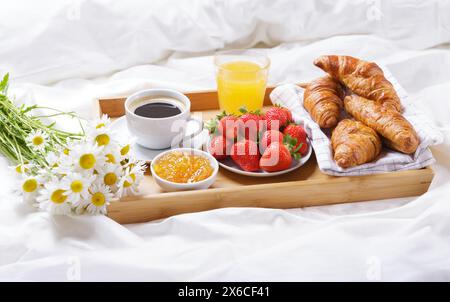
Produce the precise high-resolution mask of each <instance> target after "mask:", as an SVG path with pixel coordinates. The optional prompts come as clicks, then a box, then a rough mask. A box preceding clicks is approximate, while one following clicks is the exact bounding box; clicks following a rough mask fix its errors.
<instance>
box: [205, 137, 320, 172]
mask: <svg viewBox="0 0 450 302" xmlns="http://www.w3.org/2000/svg"><path fill="white" fill-rule="evenodd" d="M209 143H210V141H209V140H208V145H209ZM308 145H309V148H308V153H307V154H306V155H305V156H303V157H302V158H300V159H299V160H292V164H291V166H290V167H289V169H286V170H283V171H277V172H266V171H263V170H260V171H255V172H248V171H244V170H242V169H241V167H239V166H238V164H236V163H235V162H234V161H233V160H232V159H231V157H227V158H226V159H223V160H220V161H218V163H219V165H220V166H221V167H222V168H224V169H225V170H228V171H231V172H234V173H237V174H241V175H246V176H252V177H271V176H277V175H282V174H286V173H289V172H292V171H294V170H296V169H298V168H300V167H301V166H303V165H304V164H305V163H306V162H307V161H308V159H309V158H310V157H311V153H312V148H311V142H310V141H309V139H308Z"/></svg>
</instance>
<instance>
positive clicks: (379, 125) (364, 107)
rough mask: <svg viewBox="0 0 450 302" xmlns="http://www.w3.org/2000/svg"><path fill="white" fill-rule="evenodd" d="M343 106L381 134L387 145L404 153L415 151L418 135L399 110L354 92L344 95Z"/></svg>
mask: <svg viewBox="0 0 450 302" xmlns="http://www.w3.org/2000/svg"><path fill="white" fill-rule="evenodd" d="M344 106H345V110H347V112H348V113H349V114H351V115H352V116H353V117H354V118H355V119H357V120H358V121H361V122H363V123H364V124H366V125H367V126H369V127H371V128H372V129H374V130H375V131H377V132H378V133H379V134H380V135H381V136H383V137H384V138H385V143H386V145H387V146H388V147H390V148H392V149H395V150H397V151H400V152H403V153H406V154H411V153H414V152H415V151H416V149H417V147H418V145H419V136H418V135H417V133H416V131H415V130H414V127H413V126H412V125H411V124H410V123H409V122H408V121H407V120H406V119H405V118H404V117H403V116H402V115H401V114H400V113H399V112H397V111H395V110H390V109H386V108H384V107H382V106H380V105H378V104H377V103H375V102H373V101H371V100H368V99H366V98H363V97H360V96H357V95H354V94H353V95H349V96H347V97H345V99H344Z"/></svg>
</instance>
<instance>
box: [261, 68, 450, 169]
mask: <svg viewBox="0 0 450 302" xmlns="http://www.w3.org/2000/svg"><path fill="white" fill-rule="evenodd" d="M381 68H382V69H383V71H384V74H385V76H386V78H387V79H388V80H389V81H390V82H391V83H392V84H393V85H394V88H395V89H396V91H397V94H398V96H399V97H400V100H401V102H402V105H403V107H404V111H403V115H404V117H405V118H406V119H408V121H409V122H410V123H411V124H412V125H413V126H414V128H415V129H416V131H417V133H418V135H419V137H420V145H419V147H418V148H417V151H416V152H415V153H414V154H413V155H407V154H403V153H400V152H397V151H393V150H391V149H388V148H383V151H382V153H381V154H380V156H379V157H378V158H377V159H376V160H375V161H373V162H370V163H367V164H363V165H360V166H356V167H352V168H348V169H343V168H341V167H339V166H338V165H337V164H336V163H335V161H334V160H333V151H332V149H331V144H330V135H331V132H330V131H329V130H326V129H321V128H320V127H319V125H318V124H317V123H316V122H314V121H313V120H312V119H311V117H310V115H309V113H308V112H307V111H306V110H305V109H304V107H303V92H304V89H303V88H301V87H299V86H297V85H295V84H286V85H282V86H278V87H277V88H275V89H274V90H273V91H272V93H271V94H270V99H271V101H272V103H273V104H280V105H282V106H284V107H287V108H289V109H290V110H291V111H292V113H293V118H294V120H295V122H297V123H301V124H304V127H305V130H306V132H307V133H308V136H309V137H310V139H311V144H312V147H313V149H314V152H315V154H316V158H317V163H318V165H319V168H320V170H321V171H322V172H323V173H325V174H329V175H335V176H356V175H368V174H376V173H383V172H390V171H400V170H413V169H420V168H423V167H426V166H428V165H430V164H432V163H434V158H433V155H432V154H431V151H430V149H429V148H428V147H429V146H431V145H437V144H440V143H442V141H443V137H442V134H441V133H440V131H439V130H437V129H436V127H434V126H433V124H432V123H431V122H430V121H429V120H428V119H427V117H426V116H425V115H424V114H423V113H422V112H420V110H418V109H417V108H416V106H415V105H414V104H413V103H411V102H410V101H409V100H408V95H407V93H406V91H405V90H404V89H403V88H402V87H401V86H400V84H399V83H398V82H397V80H396V79H395V78H394V77H393V76H392V74H391V73H390V72H389V70H387V69H386V68H385V67H381Z"/></svg>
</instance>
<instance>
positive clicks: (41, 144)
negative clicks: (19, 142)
mask: <svg viewBox="0 0 450 302" xmlns="http://www.w3.org/2000/svg"><path fill="white" fill-rule="evenodd" d="M47 140H48V134H47V133H45V132H43V131H42V130H40V129H39V130H37V131H36V130H33V131H31V132H30V134H29V135H28V136H27V138H26V142H27V144H28V146H30V147H31V148H33V150H35V151H44V150H45V146H46V144H47Z"/></svg>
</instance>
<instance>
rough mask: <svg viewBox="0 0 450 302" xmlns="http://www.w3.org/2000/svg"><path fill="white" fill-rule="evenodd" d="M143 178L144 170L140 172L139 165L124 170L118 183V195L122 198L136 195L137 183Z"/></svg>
mask: <svg viewBox="0 0 450 302" xmlns="http://www.w3.org/2000/svg"><path fill="white" fill-rule="evenodd" d="M143 177H144V170H142V167H141V165H137V166H136V165H135V166H133V167H130V166H128V167H127V168H125V171H124V175H123V176H122V178H121V179H120V181H119V190H118V191H117V193H118V195H119V196H120V197H122V196H129V195H135V194H137V193H138V187H139V183H140V182H141V180H142V178H143Z"/></svg>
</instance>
